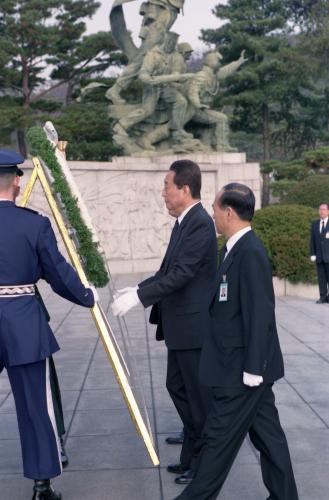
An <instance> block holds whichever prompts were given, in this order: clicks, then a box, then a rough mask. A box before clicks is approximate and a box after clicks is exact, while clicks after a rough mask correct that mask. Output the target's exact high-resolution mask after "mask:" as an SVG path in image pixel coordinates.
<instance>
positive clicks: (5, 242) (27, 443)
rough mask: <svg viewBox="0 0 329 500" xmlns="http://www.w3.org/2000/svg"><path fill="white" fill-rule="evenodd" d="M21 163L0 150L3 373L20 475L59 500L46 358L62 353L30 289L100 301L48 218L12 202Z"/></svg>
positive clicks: (36, 495)
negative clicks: (43, 287)
mask: <svg viewBox="0 0 329 500" xmlns="http://www.w3.org/2000/svg"><path fill="white" fill-rule="evenodd" d="M23 161H24V158H23V157H22V156H20V155H19V154H17V153H15V152H13V151H7V150H1V149H0V220H1V231H0V372H1V371H2V370H3V368H6V369H7V372H8V376H9V381H10V385H11V389H12V392H13V396H14V399H15V405H16V413H17V420H18V427H19V433H20V440H21V447H22V456H23V468H24V476H25V477H28V478H30V479H33V480H34V481H35V483H34V488H33V490H34V492H33V500H59V499H61V498H62V497H61V494H60V493H58V492H55V491H54V490H53V489H52V487H51V486H50V479H51V478H53V477H56V476H58V475H60V474H61V472H62V467H61V459H60V448H59V442H58V436H57V431H56V421H55V414H54V408H53V401H52V397H51V387H50V380H49V371H50V370H49V357H50V356H51V355H52V354H53V353H54V352H56V351H58V350H59V346H58V343H57V341H56V339H55V337H54V334H53V332H52V331H51V329H50V327H49V325H48V322H47V318H46V315H45V313H44V310H43V309H42V307H41V305H40V302H39V301H38V300H37V298H36V295H35V285H36V283H37V281H38V280H39V279H40V278H43V277H46V279H47V281H48V282H49V284H50V286H51V287H52V289H53V291H54V292H56V293H57V294H58V295H60V296H61V297H63V298H65V299H67V300H70V301H71V302H74V303H75V304H79V305H81V306H84V307H92V306H93V305H94V303H95V300H98V299H97V292H96V291H95V290H94V289H93V288H85V287H84V285H83V284H82V283H81V281H80V279H79V277H78V275H77V274H76V272H75V271H74V269H73V268H72V267H71V266H70V264H68V263H67V262H66V260H65V259H64V257H63V256H62V255H61V253H60V252H59V250H58V247H57V242H56V238H55V235H54V232H53V230H52V227H51V224H50V222H49V219H48V218H47V217H43V216H41V215H39V214H38V213H37V212H35V211H33V210H29V209H27V208H21V207H18V206H16V205H15V200H16V197H17V196H18V194H19V190H20V187H19V183H20V177H21V176H22V175H23V171H22V170H21V169H20V168H18V166H17V165H19V164H21V163H23Z"/></svg>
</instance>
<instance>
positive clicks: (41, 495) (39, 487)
mask: <svg viewBox="0 0 329 500" xmlns="http://www.w3.org/2000/svg"><path fill="white" fill-rule="evenodd" d="M61 498H62V495H61V494H60V493H59V492H58V491H55V490H53V489H52V487H51V486H50V480H49V479H42V480H40V481H34V487H33V497H32V500H61Z"/></svg>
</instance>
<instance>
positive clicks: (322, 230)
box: [320, 220, 324, 234]
mask: <svg viewBox="0 0 329 500" xmlns="http://www.w3.org/2000/svg"><path fill="white" fill-rule="evenodd" d="M320 233H321V234H323V233H324V220H323V221H322V225H321V231H320Z"/></svg>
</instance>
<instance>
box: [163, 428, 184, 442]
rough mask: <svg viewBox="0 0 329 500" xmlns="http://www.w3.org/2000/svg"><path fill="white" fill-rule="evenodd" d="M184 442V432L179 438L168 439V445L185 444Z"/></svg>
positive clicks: (171, 437) (178, 435)
mask: <svg viewBox="0 0 329 500" xmlns="http://www.w3.org/2000/svg"><path fill="white" fill-rule="evenodd" d="M183 442H184V431H182V432H180V433H179V434H177V436H168V437H167V438H166V443H167V444H183Z"/></svg>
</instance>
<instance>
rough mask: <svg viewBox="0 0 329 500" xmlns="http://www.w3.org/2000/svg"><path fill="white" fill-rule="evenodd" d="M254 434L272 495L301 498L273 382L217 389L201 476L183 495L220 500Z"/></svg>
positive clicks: (274, 499)
mask: <svg viewBox="0 0 329 500" xmlns="http://www.w3.org/2000/svg"><path fill="white" fill-rule="evenodd" d="M248 432H249V436H250V439H251V442H252V443H253V445H254V446H255V448H256V449H257V450H258V451H259V452H260V462H261V469H262V477H263V481H264V484H265V486H266V488H267V489H268V491H269V493H270V496H269V498H270V499H271V500H298V493H297V488H296V484H295V479H294V473H293V470H292V465H291V461H290V454H289V449H288V444H287V441H286V437H285V434H284V432H283V429H282V427H281V425H280V420H279V416H278V411H277V409H276V407H275V400H274V394H273V391H272V386H271V385H264V386H259V387H255V388H248V387H246V388H241V389H239V388H237V389H235V390H234V389H225V388H215V389H213V399H212V407H211V409H210V412H209V415H208V417H207V421H206V425H205V429H204V434H203V445H202V449H201V453H200V456H199V460H198V464H197V468H196V474H195V477H194V479H193V480H192V482H191V483H190V484H189V486H188V487H187V488H186V489H185V490H184V491H183V492H182V494H181V495H179V496H178V497H177V498H179V499H181V500H183V499H184V500H187V499H188V500H215V499H216V498H217V496H218V493H219V492H220V490H221V488H222V486H223V484H224V481H225V479H226V477H227V475H228V473H229V471H230V469H231V466H232V464H233V462H234V459H235V457H236V455H237V453H238V451H239V449H240V447H241V445H242V443H243V440H244V438H245V437H246V435H247V433H248Z"/></svg>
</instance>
